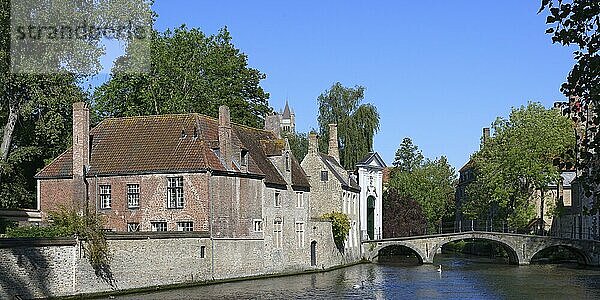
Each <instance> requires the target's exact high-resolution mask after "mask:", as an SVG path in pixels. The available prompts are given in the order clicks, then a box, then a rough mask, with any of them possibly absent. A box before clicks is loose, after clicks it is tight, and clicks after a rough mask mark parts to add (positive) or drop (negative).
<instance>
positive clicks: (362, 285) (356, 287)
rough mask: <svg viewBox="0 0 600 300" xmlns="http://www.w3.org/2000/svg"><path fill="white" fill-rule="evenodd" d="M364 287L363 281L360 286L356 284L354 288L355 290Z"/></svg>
mask: <svg viewBox="0 0 600 300" xmlns="http://www.w3.org/2000/svg"><path fill="white" fill-rule="evenodd" d="M363 287H364V281H363V280H361V281H360V284H355V285H353V286H352V288H353V289H362V288H363Z"/></svg>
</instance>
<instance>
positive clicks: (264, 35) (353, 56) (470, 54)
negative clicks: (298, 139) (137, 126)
mask: <svg viewBox="0 0 600 300" xmlns="http://www.w3.org/2000/svg"><path fill="white" fill-rule="evenodd" d="M539 5H540V1H536V0H534V1H522V0H505V1H473V0H456V1H441V0H440V1H433V0H431V1H429V0H422V1H404V0H397V1H368V2H367V1H354V0H346V1H197V0H156V3H155V4H154V9H155V11H156V12H157V13H158V20H157V24H156V28H157V29H159V30H164V29H166V28H173V27H178V26H179V25H181V24H187V26H188V27H198V28H200V29H201V30H203V31H204V32H206V33H208V34H213V33H216V32H217V31H218V30H219V28H222V27H223V26H227V27H228V29H229V31H230V32H231V34H232V36H233V43H234V44H235V45H236V47H238V48H239V49H241V51H242V52H244V53H246V54H247V55H248V60H249V65H250V66H251V67H253V68H257V69H259V70H260V71H262V72H263V73H265V74H266V75H267V79H266V80H264V81H263V82H262V83H261V85H262V87H263V88H264V89H265V90H266V91H268V92H269V93H270V94H271V98H270V105H271V106H272V107H274V108H275V109H277V110H279V109H281V108H283V106H284V103H285V100H286V99H287V100H289V102H290V105H291V106H292V107H293V109H294V110H295V112H296V120H297V128H298V130H299V131H303V132H306V131H309V130H310V129H311V128H316V127H317V121H316V115H317V101H316V99H317V97H318V95H319V94H320V93H322V92H323V91H325V90H326V89H328V88H329V87H330V86H331V85H332V84H333V83H334V82H336V81H339V82H341V83H342V84H343V85H345V86H354V85H362V86H364V87H366V95H365V102H370V103H372V104H374V105H375V106H377V108H378V110H379V113H380V116H381V128H380V131H379V133H378V134H377V135H376V137H375V150H376V151H378V152H379V153H380V154H381V155H382V157H383V158H384V160H385V161H386V162H387V163H388V164H391V162H392V160H393V157H394V153H395V151H396V149H397V148H398V145H399V144H400V142H401V140H402V138H404V137H406V136H408V137H411V138H412V139H413V141H414V143H415V144H416V145H418V146H419V148H420V149H421V150H422V151H423V153H424V155H425V156H426V157H431V158H434V157H439V156H441V155H445V156H447V157H448V159H449V161H450V163H451V164H452V165H453V166H454V167H456V168H457V169H458V168H460V167H461V166H462V164H464V163H465V162H466V161H467V160H468V158H469V155H470V154H471V153H473V152H474V151H476V150H477V149H478V147H479V139H480V136H481V130H482V127H485V126H489V125H490V123H491V122H492V121H493V120H494V119H495V118H496V117H497V116H507V115H508V113H509V112H510V109H511V107H516V106H520V105H524V104H526V103H527V101H539V102H541V103H543V104H544V105H545V106H547V107H549V106H551V105H552V103H553V102H554V101H557V100H558V101H564V96H563V95H562V94H561V93H560V91H559V87H560V84H561V83H562V82H563V81H564V80H565V78H566V76H567V74H568V71H569V70H570V68H571V66H572V65H573V63H574V61H573V59H572V54H571V51H570V50H569V49H567V48H564V47H560V46H558V45H553V44H552V43H551V40H550V37H549V36H548V35H545V34H544V31H545V29H546V25H545V24H544V23H545V16H543V15H537V14H536V12H537V10H538V8H539ZM109 60H110V59H109Z"/></svg>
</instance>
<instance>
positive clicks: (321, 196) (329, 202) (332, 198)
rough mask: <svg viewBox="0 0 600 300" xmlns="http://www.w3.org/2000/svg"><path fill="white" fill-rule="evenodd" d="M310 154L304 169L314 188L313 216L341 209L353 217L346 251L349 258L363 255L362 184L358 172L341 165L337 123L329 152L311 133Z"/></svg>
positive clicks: (331, 137)
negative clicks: (321, 150) (357, 180)
mask: <svg viewBox="0 0 600 300" xmlns="http://www.w3.org/2000/svg"><path fill="white" fill-rule="evenodd" d="M308 139H309V140H308V153H307V154H306V156H305V157H304V159H303V160H302V163H301V165H302V168H303V169H304V170H305V172H306V174H307V175H308V178H309V182H310V186H311V187H312V188H311V197H312V201H311V206H310V216H311V217H312V218H320V217H321V216H322V215H323V214H326V213H330V212H341V213H344V214H346V215H348V217H349V218H350V225H351V229H350V233H349V234H348V237H347V239H346V243H345V253H346V254H347V255H349V256H350V257H359V255H360V223H359V222H360V218H359V214H360V209H359V204H360V203H359V196H360V187H359V185H358V183H357V182H356V178H355V175H354V174H353V173H352V172H348V171H346V170H345V169H344V168H343V167H342V166H341V164H340V159H339V150H338V139H337V125H335V124H330V125H329V148H328V154H323V153H319V151H318V149H319V147H318V139H317V135H316V134H315V133H310V134H309V136H308Z"/></svg>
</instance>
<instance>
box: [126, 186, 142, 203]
mask: <svg viewBox="0 0 600 300" xmlns="http://www.w3.org/2000/svg"><path fill="white" fill-rule="evenodd" d="M127 206H128V207H129V208H137V207H140V185H139V184H128V185H127Z"/></svg>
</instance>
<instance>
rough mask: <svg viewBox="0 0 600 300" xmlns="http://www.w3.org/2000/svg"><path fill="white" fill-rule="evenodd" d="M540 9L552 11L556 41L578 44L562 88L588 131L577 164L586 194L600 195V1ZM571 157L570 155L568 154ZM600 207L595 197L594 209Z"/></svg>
mask: <svg viewBox="0 0 600 300" xmlns="http://www.w3.org/2000/svg"><path fill="white" fill-rule="evenodd" d="M541 3H542V5H541V7H540V10H539V11H538V13H541V12H543V11H547V12H548V16H547V18H546V24H548V25H549V26H550V27H549V28H548V29H547V30H546V33H547V34H551V35H552V43H558V44H561V45H562V46H571V47H573V46H574V48H575V50H574V51H573V56H574V58H575V61H576V62H575V65H574V66H573V68H572V69H571V71H570V72H569V75H568V77H567V81H566V82H565V83H563V84H562V85H561V92H562V93H563V94H564V95H565V96H567V98H568V99H569V108H568V109H567V111H566V113H569V114H570V116H571V117H572V118H573V119H574V120H575V121H576V122H578V123H580V124H581V125H582V127H585V128H587V130H586V131H587V132H585V133H580V134H578V137H577V152H578V154H577V155H576V157H577V158H578V161H577V166H578V169H579V173H580V174H581V175H582V176H581V177H580V178H581V179H583V180H582V182H583V183H584V189H585V191H586V196H588V197H590V196H592V195H594V197H593V198H594V199H598V196H599V195H598V189H597V188H596V187H597V186H598V184H600V168H598V162H599V161H600V135H598V134H597V132H598V126H599V125H600V118H599V116H600V54H599V52H598V49H599V48H600V42H599V41H600V33H599V32H598V27H599V24H600V1H595V0H570V1H569V0H542V1H541ZM567 159H568V158H567ZM599 207H600V202H598V201H595V203H594V210H597V209H598V208H599Z"/></svg>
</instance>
